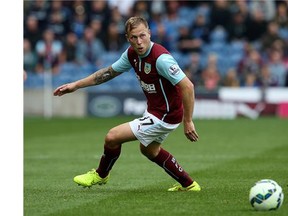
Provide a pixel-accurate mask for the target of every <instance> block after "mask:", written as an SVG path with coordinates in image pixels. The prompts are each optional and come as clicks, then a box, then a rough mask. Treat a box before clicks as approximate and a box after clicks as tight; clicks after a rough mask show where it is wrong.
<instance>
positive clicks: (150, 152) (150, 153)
mask: <svg viewBox="0 0 288 216" xmlns="http://www.w3.org/2000/svg"><path fill="white" fill-rule="evenodd" d="M140 151H141V153H142V154H143V155H145V156H146V157H147V158H148V159H150V160H151V159H153V158H155V157H156V156H157V155H158V153H159V151H158V150H157V149H155V148H150V147H149V146H147V147H145V146H144V145H142V144H140Z"/></svg>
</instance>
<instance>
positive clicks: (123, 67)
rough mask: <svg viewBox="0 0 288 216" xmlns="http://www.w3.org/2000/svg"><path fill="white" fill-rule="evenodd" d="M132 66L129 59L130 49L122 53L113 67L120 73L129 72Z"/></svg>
mask: <svg viewBox="0 0 288 216" xmlns="http://www.w3.org/2000/svg"><path fill="white" fill-rule="evenodd" d="M131 68H132V66H131V64H130V62H129V59H128V49H126V50H125V52H123V53H122V55H121V57H120V58H119V59H118V60H117V61H116V62H114V63H113V64H112V69H113V70H114V71H117V72H119V73H123V72H128V71H129V70H130V69H131Z"/></svg>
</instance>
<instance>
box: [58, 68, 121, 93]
mask: <svg viewBox="0 0 288 216" xmlns="http://www.w3.org/2000/svg"><path fill="white" fill-rule="evenodd" d="M120 74H121V73H118V72H116V71H114V70H113V69H112V67H111V66H109V67H106V68H102V69H100V70H98V71H96V72H94V73H93V74H91V75H89V76H87V77H85V78H83V79H80V80H77V81H75V82H71V83H67V84H64V85H61V86H59V87H58V88H56V89H55V90H54V93H53V94H54V96H62V95H64V94H67V93H71V92H74V91H76V90H77V89H79V88H85V87H88V86H93V85H99V84H101V83H104V82H107V81H109V80H111V79H113V78H114V77H116V76H118V75H120Z"/></svg>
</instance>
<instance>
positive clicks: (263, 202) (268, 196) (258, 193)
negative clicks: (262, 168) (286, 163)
mask: <svg viewBox="0 0 288 216" xmlns="http://www.w3.org/2000/svg"><path fill="white" fill-rule="evenodd" d="M283 200H284V193H283V191H282V188H281V186H280V185H279V184H278V183H277V182H276V181H274V180H271V179H262V180H260V181H258V182H256V183H255V184H254V186H253V187H252V188H251V189H250V193H249V201H250V204H251V205H252V207H253V208H254V209H255V210H257V211H269V210H277V209H279V208H280V207H281V205H282V203H283Z"/></svg>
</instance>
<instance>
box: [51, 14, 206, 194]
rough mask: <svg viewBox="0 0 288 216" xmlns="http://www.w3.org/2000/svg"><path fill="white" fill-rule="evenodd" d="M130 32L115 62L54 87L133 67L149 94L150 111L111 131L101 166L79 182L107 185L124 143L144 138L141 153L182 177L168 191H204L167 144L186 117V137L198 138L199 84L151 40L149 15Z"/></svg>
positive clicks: (134, 20) (61, 90)
mask: <svg viewBox="0 0 288 216" xmlns="http://www.w3.org/2000/svg"><path fill="white" fill-rule="evenodd" d="M125 30H126V38H127V40H128V42H129V43H130V46H129V47H128V48H127V50H126V51H125V52H124V53H123V54H122V55H121V57H120V58H119V59H118V60H117V61H116V62H115V63H113V64H112V65H111V66H109V67H106V68H102V69H100V70H97V71H96V72H94V73H93V74H91V75H90V76H87V77H85V78H83V79H80V80H78V81H75V82H71V83H68V84H64V85H62V86H59V87H58V88H56V89H55V91H54V95H55V96H62V95H64V94H66V93H71V92H74V91H76V90H77V89H79V88H84V87H87V86H93V85H99V84H101V83H104V82H107V81H109V80H111V79H113V78H115V77H117V76H119V75H121V74H122V73H124V72H127V71H129V70H130V69H131V68H132V67H133V69H134V71H135V73H136V76H137V78H138V80H139V83H140V85H141V87H142V89H143V92H144V94H145V96H146V98H147V109H146V112H145V113H144V114H143V116H142V117H141V118H137V119H134V120H133V121H131V122H127V123H124V124H121V125H118V126H116V127H114V128H112V129H110V130H109V132H108V134H107V135H106V137H105V143H104V153H103V155H102V157H101V159H100V162H99V165H98V168H97V169H92V170H90V171H88V172H87V173H85V174H82V175H78V176H75V177H74V182H75V183H77V184H79V185H82V186H84V187H91V186H92V185H95V184H98V185H101V184H106V183H107V181H108V180H109V177H110V170H111V169H112V167H113V165H114V163H115V162H116V160H117V159H118V157H119V155H120V153H121V146H122V144H123V143H125V142H129V141H134V140H139V142H140V150H141V153H142V154H144V155H145V156H146V157H147V158H148V159H149V160H151V161H152V162H154V163H156V164H158V165H159V166H160V167H162V168H163V169H164V170H165V172H166V173H167V174H168V175H170V176H171V177H172V178H174V179H175V180H176V181H177V183H176V184H174V185H173V186H172V187H171V188H169V189H168V191H200V190H201V188H200V186H199V184H198V183H197V182H196V181H194V180H193V179H192V178H191V177H190V176H189V174H188V173H187V172H185V171H184V169H183V168H182V167H181V166H180V165H179V164H178V162H177V160H176V159H175V158H174V157H173V156H172V155H171V154H170V153H169V152H167V151H166V150H164V149H163V148H162V147H161V143H162V142H163V141H164V140H165V138H166V137H167V136H168V135H169V133H170V132H172V131H173V130H175V129H176V128H177V127H178V126H179V124H180V123H181V122H182V121H183V125H184V134H185V135H186V137H187V138H188V139H189V140H190V141H192V142H195V141H197V140H198V138H199V137H198V134H197V132H196V130H195V126H194V123H193V121H192V114H193V109H194V85H193V83H192V82H191V81H190V80H189V79H188V78H187V77H186V76H185V74H184V72H183V71H182V70H181V69H180V67H179V66H178V64H177V62H176V61H175V59H174V58H173V57H172V56H171V55H170V53H169V52H168V51H167V50H166V49H165V48H164V47H163V46H161V45H160V44H156V43H154V42H152V41H151V39H150V38H151V34H150V30H149V26H148V23H147V21H146V20H145V19H143V18H141V17H131V18H129V19H128V20H127V21H126V24H125Z"/></svg>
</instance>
